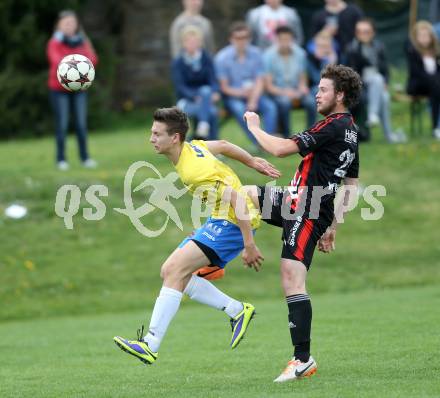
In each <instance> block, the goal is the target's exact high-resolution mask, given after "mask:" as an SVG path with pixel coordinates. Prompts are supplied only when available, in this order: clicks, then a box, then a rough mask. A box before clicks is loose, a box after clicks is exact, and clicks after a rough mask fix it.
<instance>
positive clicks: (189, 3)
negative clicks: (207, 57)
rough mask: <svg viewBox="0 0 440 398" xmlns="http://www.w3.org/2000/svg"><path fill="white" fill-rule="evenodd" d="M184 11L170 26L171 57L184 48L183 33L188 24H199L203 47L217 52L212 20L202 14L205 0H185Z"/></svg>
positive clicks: (211, 51) (209, 51)
mask: <svg viewBox="0 0 440 398" xmlns="http://www.w3.org/2000/svg"><path fill="white" fill-rule="evenodd" d="M182 4H183V12H182V13H181V14H179V15H178V16H177V17H176V18H175V19H174V21H173V23H172V24H171V28H170V50H171V57H172V58H175V57H177V56H178V55H179V54H180V51H181V50H182V38H181V33H182V31H183V29H184V28H185V27H186V26H190V25H191V26H197V27H198V28H199V29H200V30H201V32H202V36H203V41H202V43H203V45H202V46H203V47H204V48H205V50H206V51H207V52H208V53H210V54H211V55H213V54H214V52H215V45H214V33H213V29H212V23H211V21H210V20H209V19H208V18H206V17H204V16H203V15H201V11H202V8H203V0H183V1H182Z"/></svg>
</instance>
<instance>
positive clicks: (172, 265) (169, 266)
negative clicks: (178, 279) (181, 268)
mask: <svg viewBox="0 0 440 398" xmlns="http://www.w3.org/2000/svg"><path fill="white" fill-rule="evenodd" d="M176 268H177V267H176V262H175V261H173V260H167V261H165V262H164V263H163V265H162V267H161V269H160V277H161V278H162V279H163V280H164V281H165V280H167V279H169V278H170V276H172V275H173V274H175V272H176Z"/></svg>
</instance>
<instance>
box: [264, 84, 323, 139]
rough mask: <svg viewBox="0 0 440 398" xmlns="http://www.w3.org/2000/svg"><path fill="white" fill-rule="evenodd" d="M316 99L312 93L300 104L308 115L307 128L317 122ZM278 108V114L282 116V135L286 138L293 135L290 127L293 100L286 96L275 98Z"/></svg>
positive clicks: (303, 98)
mask: <svg viewBox="0 0 440 398" xmlns="http://www.w3.org/2000/svg"><path fill="white" fill-rule="evenodd" d="M314 98H315V97H314V96H313V95H312V93H309V94H307V95H303V96H302V97H301V99H300V104H301V106H302V107H303V108H304V110H305V111H306V114H307V127H310V126H312V125H314V124H315V122H316V103H315V99H314ZM273 99H274V101H275V103H276V104H277V107H278V114H279V115H280V116H279V117H280V124H281V134H282V135H283V136H284V137H289V136H290V135H292V130H291V127H290V110H291V109H292V107H293V106H292V100H291V99H290V98H288V97H286V96H284V95H277V96H274V97H273Z"/></svg>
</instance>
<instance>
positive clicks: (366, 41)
mask: <svg viewBox="0 0 440 398" xmlns="http://www.w3.org/2000/svg"><path fill="white" fill-rule="evenodd" d="M375 36H376V32H375V27H374V23H373V21H372V20H371V19H369V18H363V19H361V20H359V21H358V22H357V23H356V29H355V38H354V39H353V40H352V42H351V43H350V44H349V46H348V47H347V51H346V55H347V65H348V66H351V67H352V68H353V69H354V70H355V71H356V72H358V73H359V75H360V76H361V77H362V81H363V83H364V88H365V90H366V107H367V123H368V125H369V126H370V127H372V126H376V125H378V124H379V123H380V124H381V125H382V128H383V133H384V136H385V139H386V140H387V141H388V142H389V143H394V142H402V141H405V136H404V135H403V133H400V134H399V133H394V132H393V131H392V127H391V118H390V93H389V91H388V80H389V68H388V61H387V58H386V55H385V46H384V45H383V43H382V42H381V41H379V40H378V39H377V38H376V37H375Z"/></svg>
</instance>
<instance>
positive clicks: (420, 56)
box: [406, 21, 440, 139]
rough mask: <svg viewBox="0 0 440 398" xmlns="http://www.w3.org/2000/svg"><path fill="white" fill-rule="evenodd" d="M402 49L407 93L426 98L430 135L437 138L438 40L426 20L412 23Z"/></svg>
mask: <svg viewBox="0 0 440 398" xmlns="http://www.w3.org/2000/svg"><path fill="white" fill-rule="evenodd" d="M406 53H407V59H408V83H407V93H408V94H409V95H412V96H426V97H428V98H429V102H430V105H431V117H432V129H433V136H434V137H435V138H436V139H440V120H439V117H440V43H439V40H438V39H437V37H436V35H435V33H434V29H433V27H432V25H431V24H430V23H429V22H427V21H419V22H417V23H416V24H415V25H414V27H413V29H412V30H411V34H410V42H409V43H408V45H407V48H406Z"/></svg>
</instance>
